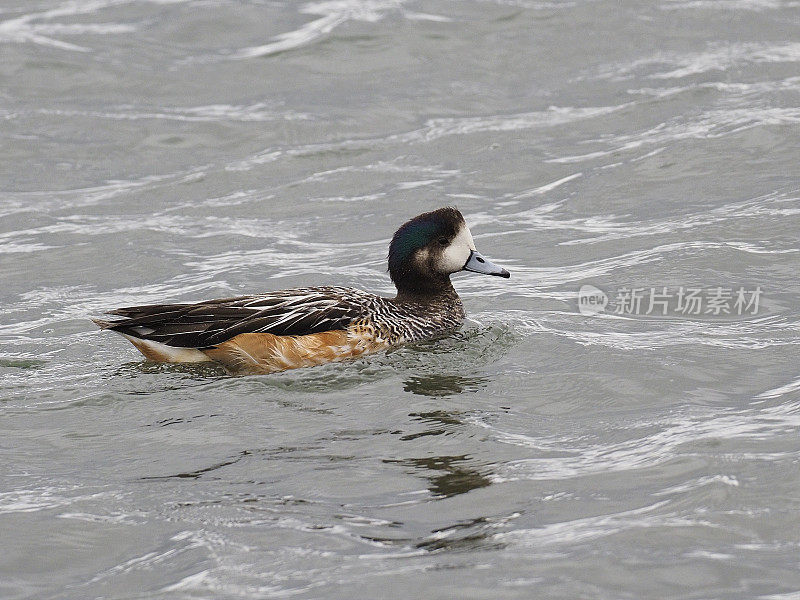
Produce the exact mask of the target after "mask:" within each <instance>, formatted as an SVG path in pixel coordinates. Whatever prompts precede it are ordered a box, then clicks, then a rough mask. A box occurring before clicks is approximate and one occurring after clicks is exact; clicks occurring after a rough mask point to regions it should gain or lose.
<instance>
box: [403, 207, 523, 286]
mask: <svg viewBox="0 0 800 600" xmlns="http://www.w3.org/2000/svg"><path fill="white" fill-rule="evenodd" d="M459 271H471V272H473V273H483V274H485V275H496V276H498V277H510V274H509V272H508V271H506V270H505V269H503V268H501V267H498V266H497V265H496V264H494V263H493V262H491V261H490V260H488V259H486V258H484V257H483V256H482V255H481V254H480V253H479V252H478V251H477V250H476V249H475V242H474V241H473V240H472V234H471V233H470V231H469V227H467V223H466V222H465V221H464V217H463V216H462V215H461V213H460V212H459V211H458V210H457V209H456V208H453V207H450V206H448V207H445V208H440V209H438V210H434V211H432V212H427V213H424V214H421V215H419V216H417V217H414V218H413V219H411V220H410V221H408V222H406V223H404V224H403V225H402V226H401V227H400V229H398V230H397V232H396V233H395V234H394V237H393V238H392V242H391V244H389V275H390V276H391V278H392V281H393V282H394V284H395V286H397V290H398V292H399V294H401V295H405V294H409V295H432V294H438V293H441V292H443V291H446V290H448V289H452V286H451V284H450V275H452V274H453V273H457V272H459Z"/></svg>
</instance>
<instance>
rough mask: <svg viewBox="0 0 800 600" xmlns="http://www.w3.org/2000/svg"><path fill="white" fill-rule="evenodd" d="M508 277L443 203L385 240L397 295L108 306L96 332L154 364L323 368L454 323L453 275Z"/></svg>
mask: <svg viewBox="0 0 800 600" xmlns="http://www.w3.org/2000/svg"><path fill="white" fill-rule="evenodd" d="M458 271H472V272H474V273H484V274H486V275H497V276H499V277H509V273H508V271H506V270H505V269H503V268H500V267H498V266H497V265H495V264H494V263H492V262H490V261H489V260H487V259H486V258H484V257H483V256H481V254H479V253H478V251H477V250H476V249H475V243H474V241H473V240H472V234H471V233H470V231H469V228H468V227H467V224H466V222H465V221H464V217H463V216H462V215H461V213H460V212H459V211H458V210H457V209H455V208H453V207H445V208H440V209H438V210H434V211H432V212H427V213H424V214H421V215H419V216H417V217H414V218H413V219H411V220H410V221H408V222H406V223H404V224H403V225H402V226H401V227H400V229H398V230H397V232H396V233H395V234H394V237H392V241H391V243H390V245H389V275H390V276H391V279H392V281H393V282H394V284H395V286H396V287H397V296H396V297H394V298H384V297H381V296H377V295H375V294H370V293H368V292H363V291H361V290H357V289H352V288H344V287H332V286H326V287H310V288H298V289H291V290H280V291H277V292H268V293H266V294H259V295H256V296H241V297H237V298H223V299H219V300H208V301H206V302H199V303H196V304H153V305H146V306H131V307H128V308H118V309H116V310H112V311H109V312H108V314H111V315H117V316H120V317H122V319H118V320H114V321H107V320H100V319H96V320H94V322H95V323H96V324H97V325H99V326H100V328H101V329H109V330H111V331H115V332H117V333H119V334H121V335H122V336H124V337H125V338H127V339H128V340H129V341H130V342H131V343H132V344H133V345H134V346H136V348H137V349H138V350H139V351H140V352H141V353H142V354H143V355H144V356H145V358H147V359H149V360H153V361H157V362H172V363H176V362H177V363H192V362H208V361H214V362H217V363H219V364H221V365H222V366H223V367H225V369H226V370H227V371H228V372H229V373H231V374H236V375H244V374H256V373H273V372H276V371H283V370H286V369H295V368H298V367H306V366H313V365H320V364H323V363H326V362H330V361H336V360H344V359H348V358H353V357H356V356H360V355H362V354H366V353H369V352H376V351H378V350H382V349H385V348H389V347H391V346H396V345H398V344H403V343H406V342H413V341H418V340H423V339H426V338H430V337H434V336H438V335H442V334H445V333H448V332H451V331H453V330H455V329H457V328H458V327H459V326H460V325H461V323H462V321H463V319H464V317H465V316H466V315H465V312H464V306H463V304H462V303H461V299H460V298H459V297H458V294H457V293H456V291H455V289H454V288H453V284H452V283H451V282H450V275H452V274H453V273H457V272H458Z"/></svg>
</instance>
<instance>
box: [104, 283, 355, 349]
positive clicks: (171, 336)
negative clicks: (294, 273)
mask: <svg viewBox="0 0 800 600" xmlns="http://www.w3.org/2000/svg"><path fill="white" fill-rule="evenodd" d="M354 292H355V290H348V289H345V288H335V287H318V288H301V289H295V290H281V291H279V292H272V293H268V294H263V295H259V296H242V297H238V298H223V299H220V300H210V301H207V302H200V303H197V304H155V305H145V306H131V307H127V308H118V309H116V310H112V311H110V312H109V314H112V315H116V316H120V317H123V318H122V319H119V320H116V321H96V322H97V324H98V325H100V327H102V328H104V329H111V330H112V331H118V332H119V333H123V334H126V335H129V336H133V337H137V338H141V339H145V340H152V341H155V342H159V343H162V344H166V345H168V346H173V347H182V348H212V347H214V346H216V345H217V344H221V343H223V342H225V341H226V340H229V339H231V338H233V337H235V336H237V335H239V334H241V333H271V334H273V335H281V336H285V335H291V336H299V335H308V334H312V333H321V332H324V331H339V330H346V329H347V328H348V327H349V326H350V325H351V324H352V323H353V322H354V321H356V320H357V319H359V318H360V317H362V316H363V315H364V313H365V310H364V306H363V304H362V303H361V302H359V300H360V299H361V298H360V296H361V295H362V294H364V292H360V293H354Z"/></svg>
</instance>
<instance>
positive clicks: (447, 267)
mask: <svg viewBox="0 0 800 600" xmlns="http://www.w3.org/2000/svg"><path fill="white" fill-rule="evenodd" d="M473 250H475V242H474V241H473V240H472V234H471V233H470V231H469V227H467V226H466V225H462V226H461V229H460V230H459V232H458V234H457V235H456V237H454V238H453V241H451V242H450V245H448V246H447V247H446V248H445V249H444V250H443V251H442V255H441V256H440V257H439V260H438V261H437V262H436V266H437V268H438V270H439V271H441V272H442V273H457V272H458V271H460V270H461V269H463V268H464V265H465V264H467V260H469V255H470V253H472V251H473Z"/></svg>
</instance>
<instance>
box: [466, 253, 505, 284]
mask: <svg viewBox="0 0 800 600" xmlns="http://www.w3.org/2000/svg"><path fill="white" fill-rule="evenodd" d="M463 270H464V271H472V272H473V273H483V274H484V275H497V276H498V277H505V278H506V279H508V278H509V277H511V273H509V272H508V271H506V270H505V269H504V268H503V267H498V266H497V265H496V264H494V263H493V262H492V261H490V260H488V259H486V258H484V257H483V256H481V254H480V252H478V251H476V250H473V251H472V252H470V255H469V258H468V259H467V262H466V264H465V265H464V268H463Z"/></svg>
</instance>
